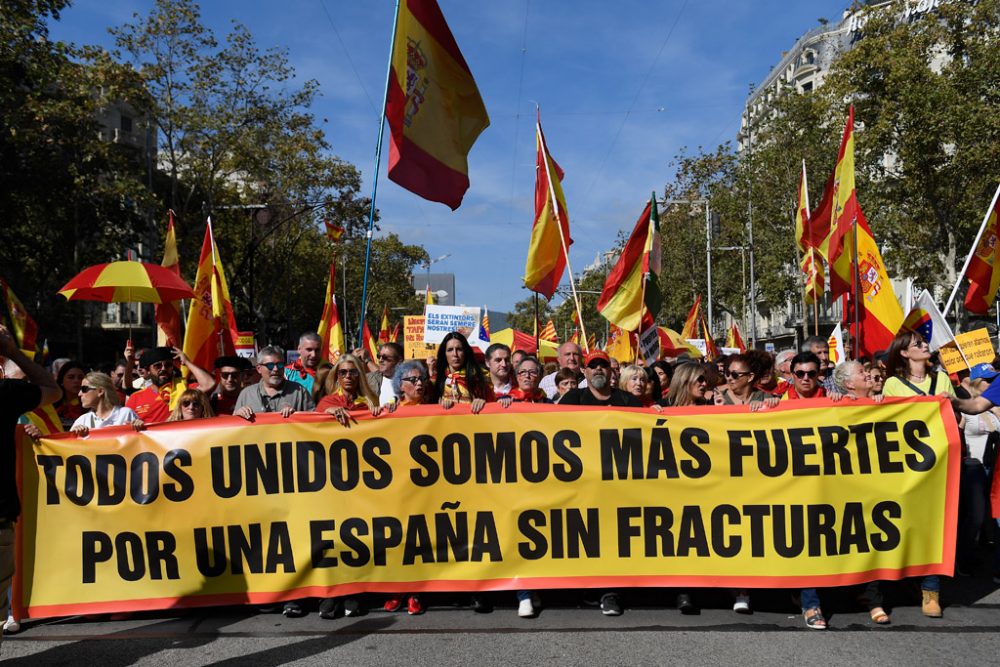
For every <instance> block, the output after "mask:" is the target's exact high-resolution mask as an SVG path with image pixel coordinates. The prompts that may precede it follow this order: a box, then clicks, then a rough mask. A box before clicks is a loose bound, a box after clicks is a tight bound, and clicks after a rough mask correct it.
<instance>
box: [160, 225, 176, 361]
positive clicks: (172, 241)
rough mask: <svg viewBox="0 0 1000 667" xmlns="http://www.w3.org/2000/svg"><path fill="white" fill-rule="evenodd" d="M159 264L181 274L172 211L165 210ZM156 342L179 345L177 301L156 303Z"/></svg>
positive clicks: (171, 345) (161, 344) (162, 344)
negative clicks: (161, 255)
mask: <svg viewBox="0 0 1000 667" xmlns="http://www.w3.org/2000/svg"><path fill="white" fill-rule="evenodd" d="M160 266H162V267H163V268H165V269H169V270H170V271H172V272H173V273H175V274H176V275H177V276H178V277H180V275H181V259H180V255H178V254H177V233H176V232H175V231H174V212H173V211H167V236H166V239H165V240H164V242H163V261H162V262H160ZM154 317H155V319H156V344H157V345H158V346H160V347H162V346H169V347H180V344H181V308H180V302H179V301H168V302H167V303H158V304H156V308H155V316H154Z"/></svg>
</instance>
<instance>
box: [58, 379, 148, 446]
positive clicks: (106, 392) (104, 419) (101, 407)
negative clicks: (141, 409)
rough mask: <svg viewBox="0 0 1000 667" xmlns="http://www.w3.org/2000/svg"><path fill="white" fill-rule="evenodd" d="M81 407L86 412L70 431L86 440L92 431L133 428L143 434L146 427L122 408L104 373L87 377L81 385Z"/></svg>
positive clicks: (113, 385) (119, 399)
mask: <svg viewBox="0 0 1000 667" xmlns="http://www.w3.org/2000/svg"><path fill="white" fill-rule="evenodd" d="M79 395H80V404H81V405H82V406H83V409H84V410H86V411H87V412H85V413H83V414H82V415H80V416H79V417H77V419H76V421H74V422H73V425H72V426H71V427H70V429H69V430H70V431H71V432H73V433H76V434H77V435H78V436H79V437H81V438H86V437H87V434H88V433H90V431H91V430H93V429H96V428H107V427H108V426H121V425H123V424H130V425H131V426H132V428H134V429H135V430H137V431H141V430H142V429H143V428H144V427H145V424H144V423H143V421H142V420H141V419H139V418H138V417H137V416H136V414H135V412H133V411H132V410H131V409H130V408H126V407H123V406H122V404H121V398H120V397H119V395H118V392H117V391H116V390H115V383H114V380H112V379H111V377H110V376H108V375H105V374H104V373H87V375H86V376H85V377H84V378H83V382H82V383H81V384H80V391H79Z"/></svg>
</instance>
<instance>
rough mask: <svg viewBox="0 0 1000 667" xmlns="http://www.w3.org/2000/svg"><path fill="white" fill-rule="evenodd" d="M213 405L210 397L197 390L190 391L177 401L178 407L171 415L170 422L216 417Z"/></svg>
mask: <svg viewBox="0 0 1000 667" xmlns="http://www.w3.org/2000/svg"><path fill="white" fill-rule="evenodd" d="M214 416H215V412H213V411H212V404H211V403H209V401H208V396H206V395H205V394H204V393H203V392H201V391H199V390H197V389H188V390H187V391H185V392H184V393H183V394H181V398H180V400H179V401H177V407H176V408H174V410H173V412H171V413H170V417H169V418H168V419H167V421H168V422H186V421H190V420H192V419H208V418H209V417H214Z"/></svg>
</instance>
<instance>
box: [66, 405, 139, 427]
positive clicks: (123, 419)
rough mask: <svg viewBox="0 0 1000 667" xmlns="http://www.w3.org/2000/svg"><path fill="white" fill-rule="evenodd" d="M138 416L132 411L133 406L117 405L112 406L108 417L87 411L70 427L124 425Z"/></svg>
mask: <svg viewBox="0 0 1000 667" xmlns="http://www.w3.org/2000/svg"><path fill="white" fill-rule="evenodd" d="M138 418H139V416H138V415H137V414H135V412H133V411H132V408H125V407H122V406H116V407H113V408H111V414H109V415H108V417H107V419H101V418H100V417H98V416H97V413H96V412H86V413H84V414H82V415H80V416H79V417H77V418H76V421H75V422H73V426H72V427H70V428H73V427H75V426H86V427H87V428H88V429H90V430H93V429H95V428H107V427H108V426H124V425H126V424H131V423H132V422H134V421H135V420H136V419H138Z"/></svg>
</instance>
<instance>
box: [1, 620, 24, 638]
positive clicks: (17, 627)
mask: <svg viewBox="0 0 1000 667" xmlns="http://www.w3.org/2000/svg"><path fill="white" fill-rule="evenodd" d="M20 631H21V622H20V621H19V620H17V619H16V618H14V617H13V616H8V617H7V620H6V621H5V622H4V624H3V633H4V634H5V635H15V634H17V633H18V632H20Z"/></svg>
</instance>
